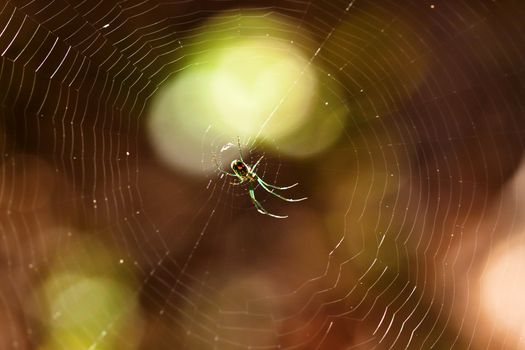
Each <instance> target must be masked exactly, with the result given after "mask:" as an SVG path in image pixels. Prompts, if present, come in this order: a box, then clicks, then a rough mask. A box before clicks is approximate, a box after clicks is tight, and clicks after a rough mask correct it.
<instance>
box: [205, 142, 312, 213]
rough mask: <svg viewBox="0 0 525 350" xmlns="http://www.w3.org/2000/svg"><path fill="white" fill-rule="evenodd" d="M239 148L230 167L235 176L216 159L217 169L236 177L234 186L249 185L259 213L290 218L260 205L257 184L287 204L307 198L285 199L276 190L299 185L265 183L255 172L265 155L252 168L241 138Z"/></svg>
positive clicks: (251, 197) (249, 190) (252, 199)
mask: <svg viewBox="0 0 525 350" xmlns="http://www.w3.org/2000/svg"><path fill="white" fill-rule="evenodd" d="M237 147H238V148H239V159H234V160H233V161H232V162H231V164H230V167H231V169H232V171H233V174H232V173H229V172H227V171H224V170H223V169H221V166H220V164H219V163H218V162H217V159H215V162H216V165H217V169H218V170H219V171H220V172H221V173H223V174H225V175H227V176H232V177H235V178H236V180H237V181H234V182H231V184H232V185H234V186H239V185H243V184H248V194H249V195H250V199H251V201H252V203H253V205H254V206H255V208H256V209H257V211H258V212H259V213H261V214H264V215H268V216H271V217H274V218H277V219H285V218H287V217H288V215H285V216H283V215H275V214H272V213H270V212H268V211H267V210H266V209H264V208H263V206H262V205H261V203H259V201H258V200H257V199H256V198H255V186H256V185H257V184H259V185H260V186H261V187H262V188H263V189H264V190H266V192H268V193H270V194H272V195H274V196H276V197H277V198H280V199H282V200H284V201H287V202H300V201H304V200H305V199H307V197H304V198H299V199H291V198H286V197H283V196H281V195H280V194H278V193H275V192H274V191H275V190H287V189H290V188H292V187H295V186H297V185H298V184H299V183H294V184H293V185H290V186H275V185H270V184H269V183H267V182H265V181H264V180H263V179H262V178H261V177H260V176H259V175H257V173H256V172H255V170H256V169H257V166H258V165H259V163H260V162H261V160H262V159H263V157H264V155H263V156H261V157H260V158H259V159H258V160H257V162H255V164H254V165H253V166H250V165H248V164H247V163H246V162H245V161H244V159H243V158H242V151H241V142H240V139H239V138H237Z"/></svg>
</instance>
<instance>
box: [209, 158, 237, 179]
mask: <svg viewBox="0 0 525 350" xmlns="http://www.w3.org/2000/svg"><path fill="white" fill-rule="evenodd" d="M213 161H214V162H215V165H216V166H217V170H219V171H220V172H221V173H223V174H225V175H228V176H233V177H237V175H235V174H231V173H229V172H227V171H224V170H222V166H221V165H220V164H219V161H218V160H217V157H215V156H214V157H213Z"/></svg>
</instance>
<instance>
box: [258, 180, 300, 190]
mask: <svg viewBox="0 0 525 350" xmlns="http://www.w3.org/2000/svg"><path fill="white" fill-rule="evenodd" d="M258 180H260V181H261V182H263V183H264V184H265V185H266V186H268V187H270V188H273V189H276V190H287V189H290V188H292V187H295V186H297V185H299V182H296V183H294V184H293V185H290V186H275V185H270V184H269V183H267V182H266V181H264V180H263V179H261V178H260V177H259V178H258Z"/></svg>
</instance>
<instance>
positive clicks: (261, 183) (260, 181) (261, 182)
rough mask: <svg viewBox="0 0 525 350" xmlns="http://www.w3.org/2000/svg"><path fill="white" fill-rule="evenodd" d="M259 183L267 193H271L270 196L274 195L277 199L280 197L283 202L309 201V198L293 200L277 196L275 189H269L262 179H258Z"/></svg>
mask: <svg viewBox="0 0 525 350" xmlns="http://www.w3.org/2000/svg"><path fill="white" fill-rule="evenodd" d="M257 182H258V183H259V185H261V187H262V188H264V189H265V190H266V192H268V193H270V194H273V195H274V196H275V197H278V198H281V199H282V200H283V201H287V202H300V201H304V200H305V199H307V198H308V197H304V198H298V199H292V198H286V197H283V196H281V195H280V194H277V193H275V192H274V191H275V190H273V189H271V188H269V187H267V186H266V183H265V182H264V181H262V180H261V179H260V178H257Z"/></svg>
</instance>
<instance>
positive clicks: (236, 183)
mask: <svg viewBox="0 0 525 350" xmlns="http://www.w3.org/2000/svg"><path fill="white" fill-rule="evenodd" d="M243 183H244V180H239V181H233V182H230V184H231V185H234V186H239V185H242V184H243Z"/></svg>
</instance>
